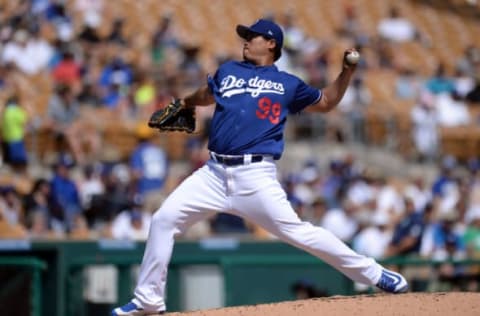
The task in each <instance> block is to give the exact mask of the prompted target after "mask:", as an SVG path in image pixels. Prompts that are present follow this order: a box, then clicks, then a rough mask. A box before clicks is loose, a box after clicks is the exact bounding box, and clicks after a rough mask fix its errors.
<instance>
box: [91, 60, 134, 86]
mask: <svg viewBox="0 0 480 316" xmlns="http://www.w3.org/2000/svg"><path fill="white" fill-rule="evenodd" d="M132 82H133V70H132V67H130V65H128V64H126V63H125V62H124V61H123V59H122V58H120V57H118V56H117V57H114V58H113V60H112V61H111V62H110V63H108V64H106V65H105V67H104V68H103V69H102V72H101V74H100V78H99V82H98V83H99V84H100V86H101V87H102V88H104V89H105V88H108V87H111V86H112V85H119V86H120V87H124V86H130V85H131V84H132Z"/></svg>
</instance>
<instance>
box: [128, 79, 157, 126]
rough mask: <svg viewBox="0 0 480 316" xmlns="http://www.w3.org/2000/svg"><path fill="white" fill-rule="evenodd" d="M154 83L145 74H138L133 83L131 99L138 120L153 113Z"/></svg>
mask: <svg viewBox="0 0 480 316" xmlns="http://www.w3.org/2000/svg"><path fill="white" fill-rule="evenodd" d="M156 95H157V92H156V88H155V83H154V82H153V80H152V78H151V77H150V76H148V74H147V73H146V72H140V73H139V74H138V78H137V80H136V82H135V83H134V92H133V98H134V102H135V111H136V116H137V117H138V118H140V119H142V118H144V117H148V116H149V115H150V114H151V113H153V112H154V111H155V97H156Z"/></svg>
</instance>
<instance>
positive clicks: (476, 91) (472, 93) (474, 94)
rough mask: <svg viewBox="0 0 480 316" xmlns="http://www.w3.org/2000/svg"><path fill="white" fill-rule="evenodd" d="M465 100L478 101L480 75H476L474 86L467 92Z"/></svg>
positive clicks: (479, 99) (479, 98)
mask: <svg viewBox="0 0 480 316" xmlns="http://www.w3.org/2000/svg"><path fill="white" fill-rule="evenodd" d="M465 100H467V101H468V102H472V103H476V104H479V103H480V75H477V76H476V78H475V86H474V87H473V88H472V90H470V91H469V92H468V93H467V95H466V96H465Z"/></svg>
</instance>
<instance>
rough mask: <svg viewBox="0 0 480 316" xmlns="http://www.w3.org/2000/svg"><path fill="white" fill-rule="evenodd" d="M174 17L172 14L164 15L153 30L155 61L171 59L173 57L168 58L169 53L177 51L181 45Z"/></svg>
mask: <svg viewBox="0 0 480 316" xmlns="http://www.w3.org/2000/svg"><path fill="white" fill-rule="evenodd" d="M172 19H173V17H172V15H170V14H165V15H163V16H162V18H161V19H160V21H159V23H158V25H157V28H156V30H155V31H154V32H153V36H152V43H151V47H152V56H153V58H152V59H153V61H154V62H155V63H158V64H162V63H164V62H165V61H167V60H170V58H171V57H170V58H168V57H169V56H168V54H169V53H172V51H173V52H176V51H177V49H178V48H179V46H180V45H179V41H178V39H177V35H176V32H175V30H174V28H173V20H172ZM173 55H174V54H173Z"/></svg>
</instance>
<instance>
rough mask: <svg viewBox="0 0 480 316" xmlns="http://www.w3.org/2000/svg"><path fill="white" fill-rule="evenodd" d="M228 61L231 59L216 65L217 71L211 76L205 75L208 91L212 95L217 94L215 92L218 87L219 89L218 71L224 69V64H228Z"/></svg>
mask: <svg viewBox="0 0 480 316" xmlns="http://www.w3.org/2000/svg"><path fill="white" fill-rule="evenodd" d="M229 63H231V61H229V62H226V63H225V64H222V65H220V67H218V69H217V71H216V72H215V74H214V75H213V76H211V75H208V76H207V84H208V88H209V89H210V92H211V93H212V94H213V95H217V92H218V89H219V86H220V82H218V78H219V76H220V73H221V72H222V71H224V69H225V66H226V65H228V64H229Z"/></svg>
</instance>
